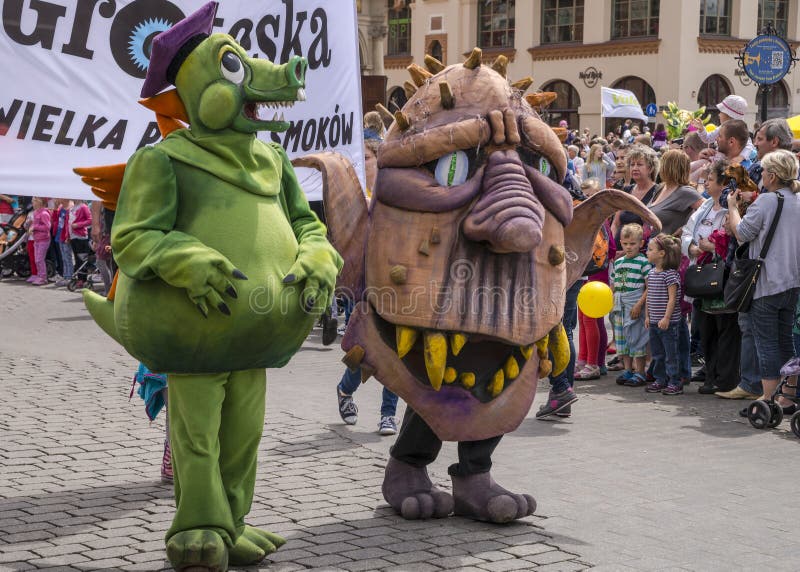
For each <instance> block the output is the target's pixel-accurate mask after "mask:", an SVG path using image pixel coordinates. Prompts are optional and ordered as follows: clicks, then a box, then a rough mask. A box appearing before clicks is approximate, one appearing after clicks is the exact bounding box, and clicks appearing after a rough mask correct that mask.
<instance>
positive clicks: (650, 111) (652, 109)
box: [644, 103, 658, 117]
mask: <svg viewBox="0 0 800 572" xmlns="http://www.w3.org/2000/svg"><path fill="white" fill-rule="evenodd" d="M644 112H645V113H646V114H647V117H655V116H656V113H658V107H656V104H655V103H648V104H647V107H645V108H644Z"/></svg>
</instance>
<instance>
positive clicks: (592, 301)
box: [578, 282, 614, 318]
mask: <svg viewBox="0 0 800 572" xmlns="http://www.w3.org/2000/svg"><path fill="white" fill-rule="evenodd" d="M613 307H614V294H613V293H612V292H611V288H609V287H608V285H607V284H603V283H602V282H587V283H586V284H584V285H583V287H582V288H581V289H580V292H578V308H580V309H581V312H583V313H584V314H586V315H587V316H589V317H590V318H602V317H603V316H605V315H606V314H608V313H609V312H610V311H611V309H612V308H613Z"/></svg>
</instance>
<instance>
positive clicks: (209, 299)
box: [84, 2, 342, 571]
mask: <svg viewBox="0 0 800 572" xmlns="http://www.w3.org/2000/svg"><path fill="white" fill-rule="evenodd" d="M216 9H217V3H216V2H210V3H208V4H206V5H205V6H203V7H202V8H201V9H200V10H198V11H197V12H195V13H194V14H192V15H190V16H189V17H187V18H186V19H184V20H182V21H181V22H179V23H178V24H176V25H175V26H174V27H173V28H171V29H170V30H168V31H166V32H164V33H162V34H160V35H159V36H157V37H156V38H155V39H154V40H153V43H152V51H151V54H152V55H151V58H150V67H149V68H148V73H147V78H146V79H145V84H144V88H143V90H142V97H150V98H152V97H153V96H156V94H158V93H159V92H160V91H161V90H163V89H164V88H166V87H167V86H168V85H170V84H174V85H175V87H176V88H177V95H178V96H179V99H180V102H179V103H178V106H180V104H181V103H182V107H183V108H185V118H186V119H187V120H188V123H189V125H190V127H189V128H184V129H177V130H174V131H172V132H171V133H169V135H168V136H166V137H165V139H164V140H163V141H162V142H161V143H159V144H157V145H154V146H152V147H146V148H143V149H140V150H139V151H137V152H136V153H135V154H134V155H133V156H132V157H131V159H130V161H129V162H128V164H127V166H126V167H124V178H123V179H122V188H121V192H120V195H119V200H118V203H117V208H116V211H117V212H116V217H115V221H114V226H113V230H112V235H111V243H112V247H113V250H114V253H115V257H116V260H117V262H118V264H119V268H120V273H119V275H118V279H117V282H116V287H115V292H114V295H113V300H111V299H106V298H102V297H100V296H98V295H96V294H94V293H92V292H88V291H87V292H86V293H85V295H84V296H85V301H86V305H87V307H88V308H89V311H90V312H91V314H92V316H93V317H94V318H95V320H96V321H97V322H98V324H99V325H100V326H101V327H102V328H103V329H104V330H105V331H106V332H107V333H108V334H109V335H111V336H112V337H114V339H116V340H117V341H119V342H120V343H121V344H122V345H123V346H124V347H125V349H126V350H127V351H128V352H129V353H130V354H131V355H132V356H134V357H135V358H136V359H138V360H140V361H141V362H143V363H144V364H145V365H146V366H147V367H148V368H150V369H151V370H153V371H159V372H166V373H168V380H169V383H168V388H169V389H168V391H169V404H168V407H169V417H170V439H171V442H172V455H173V464H174V474H175V502H176V506H177V509H176V513H175V518H174V520H173V522H172V526H171V527H170V529H169V531H168V532H167V536H166V539H167V555H168V557H169V560H170V562H171V563H172V565H173V566H174V568H175V569H176V570H192V571H194V570H197V571H199V570H203V571H224V570H226V569H227V566H228V562H230V563H231V564H234V565H247V564H253V563H256V562H258V561H260V560H261V559H263V558H264V556H265V555H266V554H269V553H271V552H273V551H274V550H276V549H277V548H278V547H280V546H281V545H282V544H283V543H284V540H283V539H281V538H280V537H278V536H276V535H274V534H271V533H269V532H266V531H262V530H258V529H256V528H253V527H250V526H248V525H246V524H245V516H246V515H247V514H248V512H249V511H250V506H251V502H252V498H253V488H254V483H255V476H256V463H257V450H258V445H259V442H260V439H261V434H262V430H263V423H264V407H265V404H264V402H265V394H266V374H265V368H267V367H280V366H283V365H285V364H286V363H287V362H288V361H289V359H290V358H291V356H292V355H293V354H294V353H295V352H296V351H297V350H298V348H299V347H300V345H301V344H302V342H303V340H304V339H305V338H306V336H307V335H308V333H309V331H310V330H311V328H312V326H313V324H314V321H315V319H316V318H317V317H318V315H319V314H320V313H321V311H322V309H323V308H325V307H326V306H327V305H328V303H329V301H330V298H331V296H332V293H333V288H334V285H335V281H336V276H337V274H338V272H339V270H341V268H342V259H341V257H340V256H339V255H338V254H337V253H336V251H335V250H334V249H333V247H332V246H331V245H330V244H329V243H328V241H327V240H326V238H325V236H326V229H325V227H324V225H323V224H322V223H320V222H319V220H318V219H317V218H316V216H315V215H314V214H313V213H312V211H311V210H310V209H309V207H308V203H307V201H306V199H305V196H304V194H303V192H302V190H301V188H300V186H299V185H298V182H297V179H296V177H295V174H294V171H293V169H292V166H291V163H290V162H289V159H288V158H287V156H286V153H285V152H284V150H283V149H282V148H281V147H280V146H278V145H269V144H265V143H262V142H261V141H259V140H258V139H257V138H256V136H255V133H256V132H257V131H261V130H271V131H284V130H286V129H288V127H289V124H288V123H287V122H285V121H283V118H282V116H281V117H278V115H277V114H276V115H275V117H274V118H273V119H272V120H269V121H265V120H262V119H261V118H260V116H259V110H260V109H262V108H264V107H267V106H269V107H276V106H278V105H289V104H293V103H294V102H295V101H297V100H303V99H305V92H304V75H305V70H306V61H305V59H303V58H300V57H293V58H291V60H290V61H289V62H287V63H286V64H284V65H280V66H278V65H274V64H272V63H271V62H269V61H267V60H264V59H252V58H249V57H247V55H246V53H245V52H244V50H243V49H242V48H241V47H240V46H239V45H238V44H237V43H236V41H235V40H234V39H233V38H232V37H230V36H228V35H225V34H211V35H209V34H210V31H211V26H212V22H213V20H214V16H215V13H216ZM160 119H163V118H160ZM160 123H161V122H160Z"/></svg>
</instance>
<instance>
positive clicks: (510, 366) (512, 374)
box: [503, 356, 519, 379]
mask: <svg viewBox="0 0 800 572" xmlns="http://www.w3.org/2000/svg"><path fill="white" fill-rule="evenodd" d="M503 373H505V374H506V377H507V378H508V379H515V378H516V377H517V376H518V375H519V364H518V363H517V360H515V359H514V356H508V359H507V360H506V363H505V365H504V366H503Z"/></svg>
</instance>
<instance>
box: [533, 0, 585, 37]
mask: <svg viewBox="0 0 800 572" xmlns="http://www.w3.org/2000/svg"><path fill="white" fill-rule="evenodd" d="M583 4H584V0H542V43H543V44H556V43H559V42H582V41H583Z"/></svg>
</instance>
